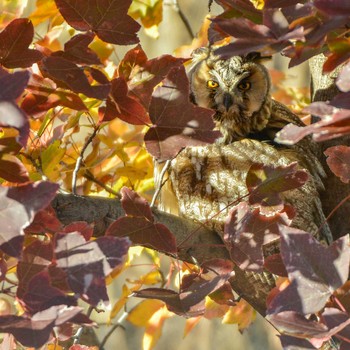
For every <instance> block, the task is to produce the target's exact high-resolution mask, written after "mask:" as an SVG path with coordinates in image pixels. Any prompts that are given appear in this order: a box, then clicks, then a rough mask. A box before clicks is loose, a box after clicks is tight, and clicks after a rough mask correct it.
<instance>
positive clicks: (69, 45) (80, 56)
mask: <svg viewBox="0 0 350 350" xmlns="http://www.w3.org/2000/svg"><path fill="white" fill-rule="evenodd" d="M94 36H95V35H94V34H92V33H87V34H77V35H74V36H73V37H72V38H70V39H69V41H67V42H66V43H65V44H64V51H56V52H53V53H52V56H59V57H63V58H65V59H66V60H69V61H72V62H74V63H77V64H101V61H100V59H99V58H98V56H97V54H96V53H95V52H94V51H92V50H91V49H90V48H89V47H88V46H89V44H90V43H91V42H92V40H93V39H94Z"/></svg>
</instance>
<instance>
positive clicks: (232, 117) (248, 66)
mask: <svg viewBox="0 0 350 350" xmlns="http://www.w3.org/2000/svg"><path fill="white" fill-rule="evenodd" d="M196 60H197V61H196ZM194 62H195V64H194V68H193V69H192V71H190V82H191V91H192V94H193V97H194V100H195V103H196V104H197V105H199V106H201V107H206V108H211V109H214V110H215V111H216V114H215V116H214V118H215V120H216V122H217V124H220V125H218V127H219V129H220V130H221V129H222V128H227V127H229V128H230V129H231V131H232V130H233V131H234V132H235V133H236V134H237V138H240V137H245V136H247V135H246V134H247V133H248V134H249V133H250V132H253V131H254V130H250V129H249V127H248V124H249V125H250V126H251V127H253V125H252V124H254V123H253V119H254V118H255V117H256V114H258V113H260V111H261V110H262V108H263V106H264V105H265V103H266V101H267V99H268V98H269V94H270V79H269V74H268V72H267V70H266V68H265V67H264V66H263V65H262V64H260V63H258V62H256V61H254V59H252V56H246V57H241V56H234V57H231V58H229V59H220V58H219V57H217V56H215V55H213V54H209V53H207V54H203V50H201V52H200V57H199V58H198V57H197V58H196V57H194ZM244 124H245V125H246V127H244V128H241V126H242V125H244ZM221 131H222V130H221Z"/></svg>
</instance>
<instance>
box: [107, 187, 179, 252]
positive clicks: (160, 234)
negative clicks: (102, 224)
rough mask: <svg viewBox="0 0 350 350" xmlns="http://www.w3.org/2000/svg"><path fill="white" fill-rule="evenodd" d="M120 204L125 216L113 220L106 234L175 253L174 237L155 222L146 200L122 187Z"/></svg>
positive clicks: (164, 227)
mask: <svg viewBox="0 0 350 350" xmlns="http://www.w3.org/2000/svg"><path fill="white" fill-rule="evenodd" d="M121 193H122V200H121V203H122V206H123V209H124V211H125V214H126V215H127V216H126V217H122V218H119V219H118V220H116V221H114V222H113V223H112V224H111V225H110V226H109V227H108V229H107V231H106V235H112V236H118V237H124V236H128V237H129V238H130V239H131V241H132V242H133V244H139V245H144V246H147V247H151V248H154V249H157V250H160V251H163V252H167V253H176V252H177V248H176V239H175V236H174V235H173V233H172V232H170V230H169V229H168V228H167V227H166V226H165V225H163V224H161V223H155V222H154V217H153V213H152V210H151V208H150V206H149V204H148V203H147V201H146V200H145V199H144V198H142V197H140V196H139V195H138V194H137V193H136V192H134V191H132V190H130V189H128V188H127V187H123V188H122V190H121Z"/></svg>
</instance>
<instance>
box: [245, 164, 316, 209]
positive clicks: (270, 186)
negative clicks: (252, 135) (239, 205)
mask: <svg viewBox="0 0 350 350" xmlns="http://www.w3.org/2000/svg"><path fill="white" fill-rule="evenodd" d="M297 167H298V164H297V163H291V164H289V165H287V166H279V167H272V166H267V165H263V164H253V165H252V166H251V167H250V169H249V171H248V174H247V178H246V184H247V188H248V190H249V192H250V195H249V203H250V204H252V205H253V206H256V205H258V206H259V207H260V211H261V214H263V215H271V214H274V213H276V212H279V211H281V210H282V209H283V208H284V204H283V199H282V198H281V193H283V192H285V191H289V190H292V189H294V188H298V187H301V186H302V185H303V184H304V183H305V182H306V181H307V180H308V177H309V176H308V174H307V172H306V171H305V170H298V169H297Z"/></svg>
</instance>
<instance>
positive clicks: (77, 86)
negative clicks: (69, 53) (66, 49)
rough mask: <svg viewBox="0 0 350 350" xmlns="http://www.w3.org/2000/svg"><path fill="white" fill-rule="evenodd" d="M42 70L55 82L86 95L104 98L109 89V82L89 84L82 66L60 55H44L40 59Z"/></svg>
mask: <svg viewBox="0 0 350 350" xmlns="http://www.w3.org/2000/svg"><path fill="white" fill-rule="evenodd" d="M42 71H43V72H44V73H45V74H46V75H48V76H49V77H50V78H52V79H53V80H54V81H56V82H57V83H59V84H60V83H61V84H62V83H63V84H64V85H65V86H66V87H68V88H69V89H71V90H73V91H74V92H81V93H83V94H85V95H86V96H88V97H93V98H97V99H100V100H104V99H105V98H106V97H107V95H108V93H109V90H110V84H109V83H108V84H102V85H94V86H92V85H90V83H89V81H88V78H87V77H86V75H85V74H84V70H83V68H80V67H78V66H77V65H76V64H74V63H73V62H70V61H68V60H66V59H65V58H61V57H46V58H45V59H43V61H42Z"/></svg>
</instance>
